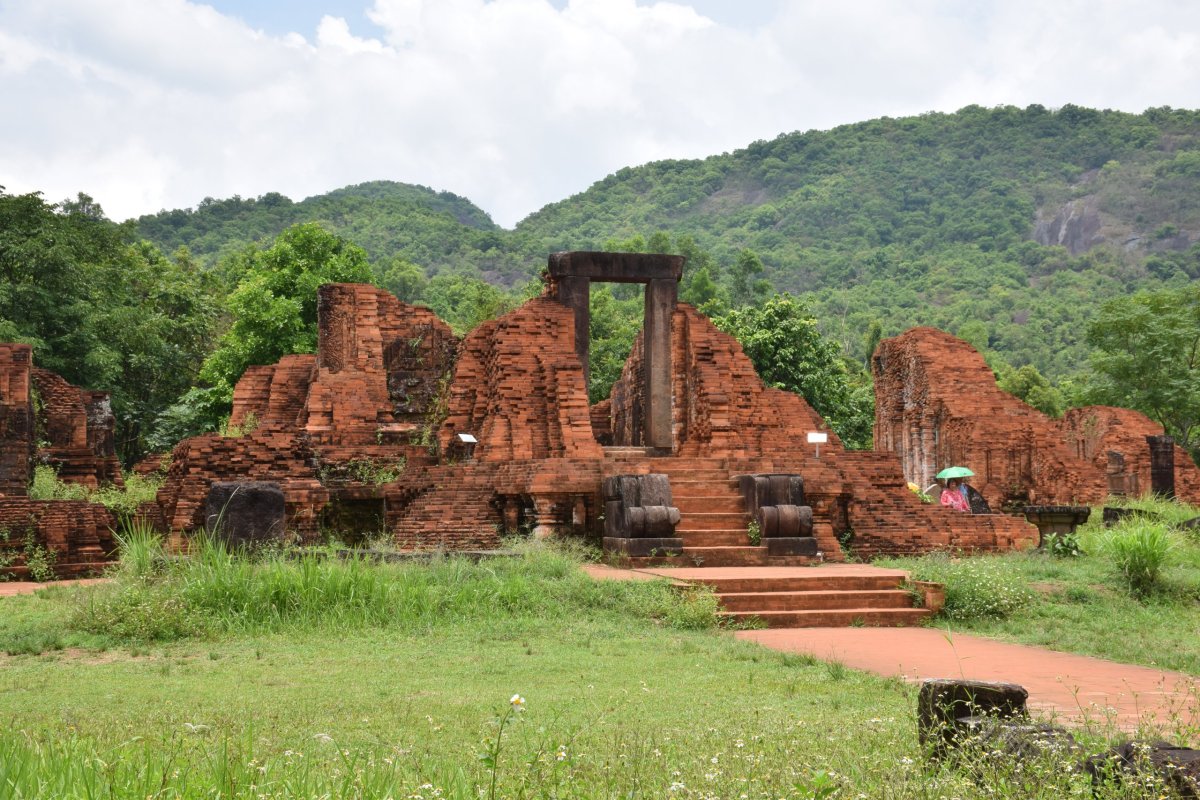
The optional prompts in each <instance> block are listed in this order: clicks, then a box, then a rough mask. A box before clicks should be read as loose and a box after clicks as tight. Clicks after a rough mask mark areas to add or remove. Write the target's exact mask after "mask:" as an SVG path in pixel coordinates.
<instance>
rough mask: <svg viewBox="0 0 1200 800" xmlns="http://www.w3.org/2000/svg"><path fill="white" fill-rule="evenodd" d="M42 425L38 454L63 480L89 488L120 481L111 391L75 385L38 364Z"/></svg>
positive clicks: (35, 372) (36, 375)
mask: <svg viewBox="0 0 1200 800" xmlns="http://www.w3.org/2000/svg"><path fill="white" fill-rule="evenodd" d="M31 378H32V381H33V385H34V387H35V388H36V390H37V393H38V398H39V400H40V408H39V409H37V414H38V421H39V423H40V426H39V427H40V429H41V431H42V432H43V433H44V435H45V437H46V441H45V442H42V443H39V444H41V445H42V446H41V447H40V448H39V458H40V460H42V461H45V462H46V463H48V464H50V465H51V466H53V467H54V468H55V470H56V471H57V472H58V477H59V479H60V480H63V481H66V482H67V483H78V484H81V485H83V486H87V487H88V488H91V489H96V488H99V487H100V486H104V485H107V484H116V485H118V486H120V485H122V480H121V464H120V462H119V461H118V460H117V454H116V442H115V439H114V428H115V425H116V419H115V418H114V417H113V413H112V405H111V403H110V401H109V399H108V393H107V392H92V391H88V390H87V389H80V388H79V387H77V386H72V385H71V384H69V383H67V382H66V381H65V380H63V379H62V378H61V377H59V376H58V375H56V374H54V373H53V372H51V371H50V370H46V369H41V368H38V367H34V369H33V373H32V375H31Z"/></svg>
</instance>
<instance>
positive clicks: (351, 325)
mask: <svg viewBox="0 0 1200 800" xmlns="http://www.w3.org/2000/svg"><path fill="white" fill-rule="evenodd" d="M603 256H604V254H579V257H578V258H576V260H575V262H574V263H575V265H576V266H578V265H579V264H584V265H585V267H586V269H590V270H592V272H591V273H590V274H591V278H590V279H591V280H596V279H604V278H605V276H607V275H609V274H610V272H605V270H606V269H609V268H610V267H611V265H609V264H607V263H606V262H605V261H604V260H603ZM656 258H657V259H658V261H656V262H655V265H654V268H655V269H656V270H658V272H655V273H654V274H655V276H656V277H654V278H653V280H655V281H659V282H660V283H659V285H657V288H655V289H654V292H653V293H652V292H650V291H649V290H648V291H647V296H648V297H650V296H651V295H652V294H653V295H654V296H655V297H657V298H658V300H659V301H660V305H661V303H663V302H667V301H669V306H667V307H666V312H667V313H666V314H665V315H664V316H663V317H662V321H661V323H659V327H658V328H657V329H656V330H657V332H656V333H655V336H657V337H660V338H658V339H656V347H657V348H659V349H660V350H661V352H662V354H663V355H662V357H663V358H664V359H665V361H664V366H663V367H662V369H663V376H665V377H663V376H657V380H659V383H657V384H656V383H654V382H652V381H650V380H648V376H647V370H650V369H654V368H653V367H650V366H648V365H647V360H646V356H645V345H644V343H643V341H642V340H641V338H639V340H638V342H637V343H636V344H635V346H634V351H633V354H632V355H631V357H630V359H629V361H628V363H627V364H626V367H625V370H624V372H623V374H622V377H621V379H620V380H619V381H618V382H617V383H616V385H615V386H614V387H613V391H612V395H611V397H610V398H609V399H608V400H605V401H604V402H602V403H599V404H597V405H595V406H591V407H589V405H588V401H587V384H586V378H585V370H584V367H583V364H582V362H581V360H580V357H579V350H580V347H579V343H578V342H577V341H576V336H577V335H578V331H579V330H580V326H579V324H578V321H577V319H576V317H575V311H573V309H572V305H571V304H569V303H565V302H561V301H560V299H559V298H557V297H556V296H555V292H556V285H557V284H556V281H555V280H554V279H551V280H550V281H549V282H548V287H547V291H546V294H545V295H544V296H543V297H540V298H536V299H534V300H531V301H529V302H527V303H526V304H525V305H523V306H522V307H521V308H518V309H517V310H515V311H513V312H510V313H508V314H506V315H504V316H502V317H500V318H498V319H495V320H491V321H488V322H485V323H483V324H482V325H480V326H479V327H478V328H476V329H475V330H474V331H472V332H471V334H470V335H468V336H467V337H466V339H464V340H463V341H462V342H461V343H457V342H456V340H455V339H454V337H453V336H452V335H451V333H450V331H449V329H448V328H447V327H446V326H445V325H444V324H443V323H441V322H440V321H438V320H437V319H436V317H434V316H433V314H432V313H431V312H429V311H428V310H426V309H423V308H418V307H413V306H408V305H406V304H403V303H400V302H399V301H397V300H396V299H395V298H393V297H391V296H390V295H388V294H387V293H385V292H382V291H380V290H378V289H374V288H372V287H368V286H358V285H346V284H335V285H329V286H324V287H322V288H321V290H320V291H321V295H320V298H319V303H318V309H319V318H320V322H319V329H320V330H319V344H318V352H317V353H316V354H315V355H312V356H304V355H297V356H288V357H286V358H284V359H282V360H281V361H280V362H279V363H278V364H275V365H272V366H260V367H252V368H250V369H249V370H247V371H246V374H245V375H244V376H243V378H242V379H241V381H240V382H239V383H238V385H237V387H236V389H235V393H234V411H233V416H232V419H231V423H232V425H233V426H234V427H235V428H240V429H241V430H240V435H239V436H236V437H221V436H217V435H209V436H203V437H197V438H194V439H190V440H187V441H185V442H183V443H181V444H180V445H179V447H177V448H176V450H175V452H174V454H173V458H172V461H171V467H170V470H169V472H168V477H167V482H166V484H165V485H164V487H163V489H162V491H161V492H160V493H159V498H158V502H157V505H156V508H155V509H148V510H147V513H148V514H149V515H151V516H154V517H155V518H156V519H157V520H159V521H160V523H161V524H162V525H164V526H165V527H167V528H170V529H172V530H182V531H188V530H195V529H197V528H199V527H201V526H202V525H203V519H202V516H203V507H204V499H205V497H206V495H207V491H208V487H209V486H210V485H211V483H212V482H213V481H217V480H222V481H227V480H232V479H246V480H271V481H274V482H276V483H279V484H280V485H281V487H282V489H283V491H284V495H285V499H286V504H287V513H288V521H289V527H290V529H291V530H292V531H293V532H294V533H297V534H299V535H300V536H301V538H306V539H311V538H313V537H315V536H316V535H317V533H318V531H319V527H320V525H321V523H322V520H323V519H325V520H328V519H330V514H331V513H334V514H342V515H349V516H355V515H359V518H360V519H377V520H378V521H379V524H380V525H381V527H383V528H385V529H386V530H387V532H388V533H389V535H390V536H392V537H393V538H394V540H395V541H396V543H397V545H398V546H400V547H401V548H404V549H430V548H445V549H465V548H483V547H493V546H495V545H496V544H497V543H498V542H499V537H500V535H501V533H502V532H503V531H504V530H505V529H510V530H511V529H514V528H518V527H522V528H524V527H526V526H528V527H533V528H536V529H537V530H539V531H541V532H549V531H575V532H577V533H580V534H583V533H589V532H590V533H593V534H594V533H596V532H597V531H598V530H599V528H600V525H601V523H600V519H599V517H600V515H601V513H602V510H603V505H602V497H601V496H600V484H601V481H602V480H603V478H605V477H608V476H611V475H618V474H646V473H650V472H655V473H662V474H667V475H668V476H672V480H673V481H675V482H678V483H680V485H681V486H682V488H683V490H684V491H683V495H684V497H683V498H682V499H681V500H680V504H681V506H684V507H686V506H688V505H689V504H691V505H692V506H694V507H697V508H700V507H704V508H709V507H711V508H719V509H720V510H719V511H717V512H711V513H709V512H707V511H700V512H697V513H696V514H693V515H692V516H691V517H689V516H688V515H687V514H685V515H684V519H683V521H682V522H681V530H682V531H683V538H684V539H685V545H687V546H686V547H685V557H686V558H689V559H693V560H696V559H701V560H702V559H708V560H709V562H710V563H751V562H752V563H759V562H760V561H761V562H762V563H798V562H797V560H796V559H793V560H792V561H786V560H779V559H776V560H772V561H768V560H766V556H765V548H758V549H756V548H753V547H749V546H735V545H745V544H746V542H745V539H746V535H745V526H746V519H745V518H744V517H745V515H744V514H743V513H741V512H738V511H737V510H736V509H737V506H736V502H737V499H736V497H735V496H734V497H731V496H727V495H728V494H729V492H731V491H732V492H733V493H734V495H736V489H731V481H732V480H733V478H734V477H735V476H736V475H738V474H747V473H766V472H789V473H797V474H801V475H802V476H803V477H804V480H805V483H806V494H807V496H808V498H809V502H811V504H812V508H813V515H814V516H813V519H814V524H813V532H814V535H815V536H816V538H817V540H818V544H819V547H820V549H821V551H822V553H823V555H824V557H825V558H828V559H838V558H840V557H841V556H840V554H841V548H840V547H839V544H838V538H839V537H843V538H846V537H850V536H852V537H853V545H854V546H855V548H856V549H857V551H858V552H860V553H862V554H864V555H870V554H874V553H901V552H917V551H922V550H928V549H931V548H935V547H958V548H963V549H968V550H1004V549H1009V548H1012V547H1017V546H1025V545H1028V544H1029V543H1030V542H1031V541H1032V538H1033V536H1034V531H1033V529H1032V528H1031V527H1030V526H1028V525H1026V524H1025V523H1024V522H1022V521H1020V520H1017V519H1013V518H1010V517H1004V516H989V517H963V516H958V515H954V514H952V513H951V512H948V511H944V510H942V509H940V508H933V507H930V506H926V505H923V504H922V503H920V502H919V500H918V499H917V498H916V497H915V496H914V495H913V494H912V493H911V492H909V491H908V490H907V489H906V488H905V486H904V476H903V472H902V470H901V469H900V465H899V463H898V462H897V460H896V458H895V456H894V455H891V454H886V453H861V452H848V451H846V450H845V449H844V448H843V447H842V445H841V443H840V442H839V441H838V439H837V437H836V435H834V434H832V433H830V434H829V442H828V443H827V444H826V445H824V446H823V447H822V451H821V454H820V458H818V457H817V455H816V453H815V452H814V450H813V448H811V447H810V446H809V445H807V444H806V442H805V438H806V434H807V432H808V431H812V430H823V429H824V428H825V425H824V423H823V421H822V420H821V419H820V417H819V415H817V414H816V412H815V411H813V409H812V408H811V407H810V406H809V405H808V404H807V403H806V402H805V401H804V400H803V399H802V398H800V397H798V396H796V395H793V394H789V393H787V392H783V391H780V390H777V389H771V388H768V387H766V386H764V385H763V383H762V381H761V380H759V378H758V376H757V375H756V374H755V372H754V368H753V365H752V364H751V363H750V360H749V359H748V358H747V357H746V356H745V354H744V353H743V352H742V350H741V347H740V346H739V345H738V343H737V342H736V341H735V340H734V339H733V338H732V337H730V336H728V335H727V334H724V333H722V332H721V331H719V330H718V329H717V328H716V327H715V326H714V325H713V324H712V323H711V322H710V321H709V320H708V319H706V318H705V317H704V316H703V315H701V314H699V313H698V312H697V311H695V310H694V309H692V308H691V307H689V306H686V305H683V304H676V303H674V301H673V299H672V298H673V293H671V292H669V291H667V290H665V289H663V288H662V286H661V282H662V281H664V280H671V278H670V276H671V274H673V273H672V272H671V271H672V270H674V271H675V272H677V271H678V266H677V265H676V264H674V262H671V261H669V260H664V259H662V258H659V257H656ZM628 261H629V259H628V258H625V260H624V261H621V263H619V264H617V265H616V267H617V268H620V269H625V268H626V267H627V266H628V265H627V264H626V262H628ZM659 262H662V263H659ZM569 263H570V262H569V259H566V260H563V261H561V262H560V266H561V264H568V265H569ZM632 263H636V261H634V262H632ZM614 269H615V268H614ZM659 273H662V274H659ZM611 274H618V275H619V276H620V277H627V275H626V273H624V272H618V273H611ZM663 275H666V276H667V277H665V278H664V277H663ZM597 276H599V277H597ZM570 279H571V276H569V275H568V276H567V277H566V278H564V279H563V280H564V283H566V284H569V283H570ZM579 290H580V287H579V284H578V282H576V283H575V284H574V286H573V289H572V291H575V292H577V293H578V292H579ZM583 290H584V291H586V286H584V289H583ZM663 298H666V299H665V300H664V299H663ZM572 302H573V303H574V304H575V305H578V304H579V297H574V298H573V299H572ZM656 311H662V309H660V308H656ZM456 345H457V346H456ZM658 386H661V387H664V389H665V392H666V394H665V396H666V400H667V403H668V406H667V407H666V408H665V409H664V407H663V406H662V405H661V402H662V401H661V400H657V401H655V402H657V403H660V405H659V406H658V411H656V412H654V413H656V414H660V415H661V414H663V413H664V411H665V412H669V416H667V417H665V418H664V419H665V420H669V429H668V430H667V432H666V433H667V442H668V444H669V445H670V447H669V448H665V449H664V448H663V447H661V446H660V447H646V446H645V445H646V443H647V441H646V437H647V435H648V434H647V431H649V430H651V429H652V427H654V426H652V425H651V424H649V423H648V420H647V415H648V414H649V413H650V410H651V409H650V406H651V405H652V403H651V402H650V401H649V400H648V399H647V395H646V393H647V392H648V391H657V389H656V388H655V387H658ZM664 419H660V420H658V423H656V424H657V425H658V427H654V430H655V431H656V433H655V435H656V436H659V437H661V436H662V435H663V430H662V427H663V426H662V425H661V422H662V421H664ZM461 434H468V435H469V437H473V438H474V439H475V440H476V442H475V443H474V444H473V445H469V444H466V443H464V441H463V440H462V438H461V437H460V435H461ZM605 445H607V447H606V446H605ZM363 463H370V464H379V465H386V464H399V463H403V469H402V470H399V471H398V472H397V473H393V474H389V475H388V476H387V479H386V480H383V481H379V482H372V481H369V480H366V479H365V478H364V477H363V476H362V475H361V474H359V473H356V471H355V469H354V468H353V465H355V464H359V465H361V464H363ZM707 482H711V484H709V483H707ZM693 483H697V484H702V485H698V486H697V488H696V489H688V485H689V484H693ZM710 488H711V492H712V496H701V497H699V499H697V500H691V499H689V498H688V497H687V495H688V492H689V491H690V492H691V493H692V494H693V495H694V494H695V493H696V492H697V491H699V492H701V494H702V495H703V493H704V492H707V491H709V489H710ZM730 504H733V505H730ZM339 508H340V509H341V510H340V511H337V509H339ZM372 515H375V516H372ZM342 518H344V517H337V519H342ZM697 520H700V522H697ZM689 524H690V525H693V528H694V529H690V528H688V527H687V526H688V525H689ZM697 525H699V527H695V526H697ZM717 525H725V526H726V527H724V528H716V527H714V526H717ZM689 537H690V538H689ZM688 542H690V543H691V544H688ZM760 551H762V552H760ZM746 558H750V559H751V562H745V559H746ZM723 559H725V560H723ZM739 559H740V560H739ZM755 559H757V560H755ZM726 560H727V561H726ZM805 563H807V562H805Z"/></svg>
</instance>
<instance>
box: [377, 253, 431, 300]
mask: <svg viewBox="0 0 1200 800" xmlns="http://www.w3.org/2000/svg"><path fill="white" fill-rule="evenodd" d="M379 282H380V283H381V284H382V285H383V288H385V289H387V290H388V291H389V292H391V293H392V294H394V295H396V297H397V298H399V299H400V300H403V301H404V302H406V303H416V302H418V301H420V300H421V298H422V296H423V295H424V294H425V287H426V286H428V285H429V279H428V278H427V277H425V270H423V269H421V268H420V267H418V266H417V265H416V264H414V263H412V262H411V261H409V260H407V259H406V258H404V256H393V257H392V260H391V261H390V262H388V265H387V266H386V267H384V268H383V271H382V272H381V273H380V276H379Z"/></svg>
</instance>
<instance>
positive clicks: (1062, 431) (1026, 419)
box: [873, 328, 1200, 508]
mask: <svg viewBox="0 0 1200 800" xmlns="http://www.w3.org/2000/svg"><path fill="white" fill-rule="evenodd" d="M873 372H874V377H875V447H876V448H877V449H878V450H887V451H891V452H893V453H896V454H897V455H898V456H899V457H900V461H901V463H902V465H903V469H904V475H905V477H906V478H907V479H908V480H910V481H912V482H914V483H917V484H919V485H922V486H925V485H928V484H929V483H931V482H932V480H933V476H934V475H935V474H936V473H937V472H938V471H940V470H941V469H943V468H944V467H947V466H952V465H958V466H966V467H968V468H970V469H971V470H972V471H974V472H975V478H973V479H972V480H971V483H972V485H974V486H975V487H976V488H977V489H978V490H979V491H980V492H981V493H982V494H983V496H984V497H985V498H986V499H987V501H988V502H989V503H990V504H991V505H992V507H993V508H1000V507H1003V506H1005V505H1024V504H1027V503H1028V504H1039V505H1061V504H1097V503H1101V502H1103V501H1104V499H1105V498H1106V497H1107V496H1108V495H1109V494H1110V493H1125V494H1139V493H1142V492H1145V491H1148V490H1149V489H1150V458H1149V449H1148V446H1147V444H1146V437H1147V436H1152V435H1161V434H1162V427H1161V426H1160V425H1157V424H1156V423H1154V422H1153V421H1151V420H1150V419H1148V418H1146V417H1145V416H1144V415H1142V414H1139V413H1138V412H1136V411H1130V410H1129V409H1121V408H1110V407H1105V406H1091V407H1087V408H1078V409H1072V410H1070V411H1068V412H1067V414H1066V415H1065V416H1064V418H1063V419H1061V420H1056V419H1052V418H1050V417H1048V416H1046V415H1045V414H1043V413H1041V412H1040V411H1038V410H1037V409H1034V408H1032V407H1030V406H1028V405H1026V404H1025V403H1023V402H1021V401H1020V400H1018V399H1017V398H1015V397H1013V396H1012V395H1010V394H1008V393H1007V392H1005V391H1003V390H1001V389H1000V388H999V387H998V386H997V385H996V380H995V376H994V374H993V373H992V370H991V368H990V367H988V366H987V364H986V363H985V362H984V360H983V357H982V356H980V355H979V353H978V352H976V351H975V349H974V348H972V347H971V346H970V345H969V344H967V343H966V342H964V341H962V340H960V339H957V338H955V337H954V336H951V335H950V334H948V333H945V332H943V331H939V330H935V329H933V328H913V329H912V330H910V331H907V332H905V333H904V334H902V335H901V336H897V337H895V338H893V339H885V340H884V341H882V342H881V343H880V344H879V347H878V349H877V350H876V351H875V355H874V359H873ZM1175 465H1176V466H1175V482H1176V493H1177V494H1178V496H1179V497H1181V498H1182V499H1186V500H1189V501H1191V502H1195V501H1197V500H1200V472H1198V471H1197V469H1196V467H1195V465H1194V464H1193V463H1192V461H1191V459H1190V458H1189V457H1188V456H1187V454H1186V453H1185V452H1184V451H1183V450H1182V449H1181V448H1178V447H1177V448H1176V454H1175Z"/></svg>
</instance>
